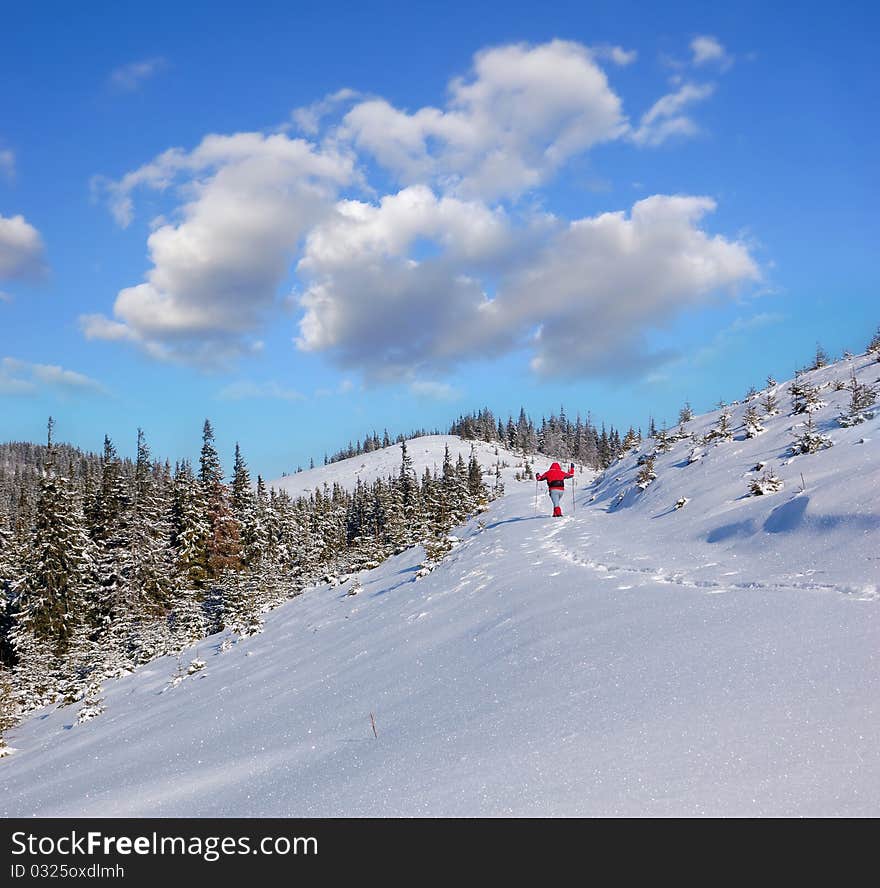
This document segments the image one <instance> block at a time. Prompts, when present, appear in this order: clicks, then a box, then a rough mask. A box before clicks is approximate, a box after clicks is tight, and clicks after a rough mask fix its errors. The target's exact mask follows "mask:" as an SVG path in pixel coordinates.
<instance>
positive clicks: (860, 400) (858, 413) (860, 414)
mask: <svg viewBox="0 0 880 888" xmlns="http://www.w3.org/2000/svg"><path fill="white" fill-rule="evenodd" d="M848 391H849V393H850V398H849V406H848V407H847V409H846V412H844V413H843V414H841V415H840V416H839V417H838V422H839V423H840V425H842V426H844V427H848V426H854V425H858V424H859V423H862V422H864V421H865V420H867V419H871V418H872V417H873V414H874V412H873V411H871V409H870V408H871V407H873V406H874V404H875V403H876V401H877V389H876V388H875V387H874V386H872V385H870V384H868V383H862V382H859V379H858V377H857V376H856V374H855V371H854V370H853V371H850V381H849V386H848Z"/></svg>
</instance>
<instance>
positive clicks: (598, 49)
mask: <svg viewBox="0 0 880 888" xmlns="http://www.w3.org/2000/svg"><path fill="white" fill-rule="evenodd" d="M590 51H591V52H592V53H593V55H594V56H595V57H596V58H597V59H607V60H608V61H609V62H613V63H614V64H615V65H619V66H620V67H621V68H625V67H626V66H627V65H631V64H632V63H633V62H634V61H635V60H636V59H637V58H638V57H639V54H638V52H637V51H636V50H634V49H624V48H623V47H622V46H609V45H608V44H601V45H600V46H593V47H591V48H590Z"/></svg>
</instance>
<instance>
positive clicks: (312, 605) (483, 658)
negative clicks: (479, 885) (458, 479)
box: [0, 358, 880, 817]
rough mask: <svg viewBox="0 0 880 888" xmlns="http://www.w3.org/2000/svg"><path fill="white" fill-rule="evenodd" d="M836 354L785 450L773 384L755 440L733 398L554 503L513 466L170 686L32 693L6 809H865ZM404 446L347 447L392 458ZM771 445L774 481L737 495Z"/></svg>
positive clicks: (851, 525)
mask: <svg viewBox="0 0 880 888" xmlns="http://www.w3.org/2000/svg"><path fill="white" fill-rule="evenodd" d="M852 366H853V367H855V368H856V370H857V372H858V373H859V376H860V378H861V379H862V380H863V381H873V380H874V379H875V378H876V377H877V376H878V375H880V365H878V364H873V365H872V364H869V363H868V362H867V360H866V359H865V358H855V359H853V361H852ZM848 373H849V369H848V365H846V364H838V365H833V366H832V367H829V368H825V369H823V370H820V371H817V372H816V373H815V374H811V375H810V381H811V382H814V383H816V384H826V383H827V386H826V388H824V389H823V390H822V393H821V395H822V400H824V401H825V402H826V406H825V407H823V408H821V409H820V410H818V411H816V412H815V413H814V414H813V421H814V424H815V426H816V428H817V430H818V431H820V432H821V433H822V434H827V435H828V436H829V437H830V438H831V439H832V441H833V446H832V447H831V448H829V449H827V450H823V451H821V452H819V453H815V454H810V455H804V456H799V457H795V458H793V457H791V455H790V454H789V452H788V448H789V445H790V443H791V441H792V440H793V438H794V437H795V436H796V434H798V433H800V431H801V429H800V428H796V429H794V430H793V431H792V427H793V426H795V425H797V424H799V423H801V422H802V421H804V420H805V419H806V417H802V416H796V417H792V416H789V415H788V412H789V410H788V398H787V394H786V393H785V391H786V387H785V386H780V387H779V389H780V408H781V410H780V415H778V416H773V417H767V418H762V423H763V425H764V426H765V428H766V429H767V431H766V432H765V433H763V434H761V435H759V436H758V437H757V438H752V439H746V438H745V436H744V430H743V429H742V416H743V413H744V411H745V407H746V405H745V404H741V405H734V406H732V407H731V408H729V409H730V411H731V415H732V421H731V428H732V430H733V436H734V439H733V440H732V441H721V442H719V443H717V444H714V443H713V444H708V445H706V446H705V447H704V448H703V451H704V452H703V454H702V456H701V457H700V458H699V459H698V460H697V461H696V462H694V463H689V461H688V457H689V454H690V453H691V451H692V450H693V447H694V442H692V441H686V440H682V441H678V442H676V443H674V444H673V445H672V449H671V450H670V451H669V452H668V453H660V454H657V456H656V461H655V467H656V472H657V478H656V480H655V481H653V482H652V483H651V484H650V485H649V486H648V487H647V488H646V489H645V490H644V491H639V490H638V489H637V488H636V486H635V476H636V474H637V473H638V470H639V468H640V467H639V466H638V465H637V459H638V456H639V454H638V453H633V454H631V455H629V456H627V457H626V458H625V459H623V460H621V461H620V462H618V463H616V464H615V465H614V466H612V467H611V468H610V469H609V470H608V471H607V472H606V473H605V475H604V477H603V478H600V479H597V480H596V481H595V483H591V479H590V477H589V476H588V475H587V474H582V475H579V476H578V477H577V482H578V483H577V511H576V512H575V513H574V514H571V511H572V509H571V496H570V493H568V492H567V493H566V498H565V501H564V509H565V512H566V517H565V518H563V519H552V518H550V517H548V512H549V508H548V506H549V499H548V498H547V496H546V494H545V493H543V492H542V494H541V498H540V501H539V513H538V514H536V513H535V505H534V492H535V484H534V483H533V482H522V483H517V482H515V481H514V480H513V471H514V468H513V466H512V465H511V468H509V469H508V470H506V474H505V485H506V489H507V493H506V495H505V496H504V497H503V498H502V499H501V500H499V501H497V502H495V503H494V504H493V505H492V506H491V508H490V510H489V511H488V512H487V513H485V514H483V515H482V516H480V517H479V519H474V520H472V521H471V522H469V523H468V524H467V525H466V526H465V527H463V528H461V529H459V530H458V531H457V535H458V536H459V537H460V538H461V540H462V541H461V543H460V544H459V545H458V546H456V547H455V549H454V550H453V551H452V553H451V554H450V555H449V556H448V557H447V558H446V559H445V560H444V561H443V562H442V563H441V564H440V565H438V566H437V568H436V569H435V570H434V571H433V572H431V573H430V574H428V575H427V576H424V577H423V578H421V579H418V580H416V579H414V577H415V576H416V573H417V572H418V568H419V565H420V563H421V557H422V553H421V550H420V549H413V550H409V551H407V552H405V553H403V554H401V555H399V556H396V557H394V558H391V559H389V560H388V561H386V562H385V563H384V564H383V565H381V566H380V567H378V568H376V569H375V570H373V571H369V572H363V573H362V574H360V575H359V576H360V581H361V583H362V586H363V588H362V590H361V591H360V593H359V594H358V595H357V596H349V595H348V594H347V584H344V585H341V586H337V587H334V588H331V587H328V586H318V587H313V588H310V589H308V590H306V591H305V592H304V594H303V595H301V596H300V597H298V598H296V599H294V600H292V601H290V602H288V603H287V604H285V605H284V606H283V607H281V608H279V609H277V610H275V611H272V612H271V613H269V614H267V615H266V628H265V631H264V632H263V633H262V634H260V635H258V636H254V637H251V638H248V639H246V640H241V641H238V642H237V643H236V644H234V645H232V646H231V647H230V646H227V649H226V650H225V651H223V652H221V651H220V647H221V643H222V642H223V637H220V636H216V637H214V638H211V639H209V640H207V641H205V642H203V643H201V644H200V645H199V646H198V647H197V648H194V649H193V650H192V651H187V652H184V654H183V656H182V658H181V659H182V662H184V663H187V662H189V660H191V659H193V658H196V657H199V658H201V659H202V660H204V662H205V663H206V666H205V668H203V669H201V670H199V671H198V672H196V673H195V674H193V675H189V676H187V677H186V678H184V679H183V681H181V682H180V683H179V684H177V685H176V686H173V682H172V679H173V676H174V673H175V671H176V667H177V664H176V661H174V660H171V659H164V660H158V661H155V662H153V663H151V664H149V665H147V666H145V667H143V668H141V669H139V670H138V671H137V672H136V673H135V674H133V675H129V676H126V677H124V678H121V679H118V680H114V681H108V682H106V683H105V686H104V695H103V696H104V705H105V706H106V711H105V712H104V713H103V714H101V715H100V717H98V718H95V719H92V720H91V721H89V722H87V723H86V724H82V725H77V724H75V722H76V712H75V708H74V707H68V708H66V709H57V710H43V711H41V712H38V713H36V714H35V715H34V716H33V717H31V718H30V719H29V720H28V721H26V722H25V723H24V724H23V725H21V726H19V727H18V728H16V729H15V730H13V731H12V732H10V737H9V740H10V743H11V744H12V745H14V746H15V747H16V750H17V751H16V752H15V754H14V755H12V756H8V757H6V758H4V759H2V761H0V813H2V814H3V815H4V816H30V815H37V816H133V817H137V816H205V815H216V816H343V815H345V816H391V815H397V816H425V815H431V816H502V815H535V816H561V815H566V816H569V815H613V816H641V815H653V816H688V815H700V816H702V815H735V816H792V815H797V816H833V815H844V816H877V815H878V814H880V745H878V744H877V742H876V738H877V736H878V730H880V669H878V665H880V663H878V659H880V606H878V574H880V571H878V562H880V513H878V511H880V510H878V490H880V459H878V441H880V427H878V425H880V420H878V419H877V418H873V419H870V420H868V421H867V422H865V423H862V424H860V425H858V426H855V427H852V428H841V427H839V426H838V425H837V423H836V421H835V417H836V415H837V414H838V413H839V412H840V410H841V405H843V404H844V403H845V402H846V400H847V398H848V395H847V393H846V392H835V391H833V390H832V389H833V387H832V386H831V385H830V383H831V382H833V381H834V380H835V379H838V378H844V379H845V378H846V377H848ZM716 420H717V412H716V413H713V414H708V415H706V416H703V417H697V418H695V419H694V420H693V421H692V422H691V423H689V424H688V430H689V431H693V430H696V431H698V432H703V431H705V430H706V429H708V428H710V427H712V425H713V424H714V423H715V421H716ZM435 443H436V442H435ZM464 446H466V447H467V448H468V449H469V444H466V445H464ZM424 447H426V448H427V449H428V451H429V453H428V456H429V457H431V458H432V459H436V450H435V446H434V444H431V445H427V444H425V445H424ZM420 448H423V445H422V444H420V442H419V441H414V442H412V444H411V445H410V449H411V452H412V453H413V456H414V460H416V464H417V468H420V467H419V464H418V456H417V454H418V452H419V450H420ZM423 449H424V448H423ZM649 449H650V443H649V442H645V443H644V444H643V445H642V448H641V454H644V453H646V452H647V451H648V450H649ZM391 450H392V452H391V453H382V452H379V453H377V454H369V455H365V456H360V457H356V458H355V459H354V460H353V461H352V460H348V461H346V462H348V463H352V462H357V463H361V464H363V465H362V466H361V467H360V471H361V473H362V474H366V473H370V472H375V473H378V474H385V473H386V472H387V470H388V469H393V466H394V463H395V462H396V460H399V451H400V448H399V447H395V448H392V449H391ZM432 450H433V451H434V455H433V456H432V455H431V453H430V451H432ZM440 458H441V459H442V446H441V448H440ZM491 462H494V455H493V459H492V460H491ZM759 462H765V463H767V467H766V468H767V469H771V468H772V469H773V470H774V471H775V472H776V473H777V474H778V475H779V476H780V477H781V478H783V480H784V482H785V486H784V488H783V489H782V490H781V491H780V492H778V493H774V494H768V495H765V496H759V497H755V496H750V495H749V494H748V481H749V480H750V479H751V478H752V477H753V476H754V474H755V472H753V471H752V469H753V468H754V466H756V465H757V464H758V463H759ZM334 471H336V472H339V475H338V476H337V475H334V474H333V473H334ZM314 472H315V473H319V475H318V476H319V477H321V478H323V479H325V480H328V482H329V481H331V480H332V479H333V478H334V477H338V478H340V480H342V479H344V483H348V484H350V483H352V479H353V478H354V473H353V471H352V467H351V466H348V467H347V466H345V464H344V463H340V464H334V466H328V467H322V468H321V469H316V470H314ZM302 474H303V475H305V474H306V473H302ZM801 474H803V477H804V480H805V482H806V490H804V491H801V490H800V488H801V486H802V482H801V478H800V476H801ZM295 477H296V479H297V482H298V481H299V480H302V475H299V476H295ZM292 483H293V482H292ZM308 483H309V484H312V479H309V480H308ZM319 483H323V482H319ZM682 498H684V499H686V500H687V503H686V505H685V507H684V508H681V509H676V508H675V504H676V503H677V502H678V501H679V500H680V499H682ZM618 501H619V503H618V504H617V505H615V503H617V502H618ZM371 713H372V714H373V715H374V716H375V724H376V730H377V732H378V738H376V737H374V735H373V728H372V724H371V715H370V714H371Z"/></svg>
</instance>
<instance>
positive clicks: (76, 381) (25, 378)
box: [0, 357, 107, 395]
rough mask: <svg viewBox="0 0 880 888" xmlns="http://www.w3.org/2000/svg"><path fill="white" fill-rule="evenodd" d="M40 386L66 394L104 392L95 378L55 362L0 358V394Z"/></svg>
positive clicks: (32, 390) (27, 391)
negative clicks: (32, 361)
mask: <svg viewBox="0 0 880 888" xmlns="http://www.w3.org/2000/svg"><path fill="white" fill-rule="evenodd" d="M42 389H52V390H54V391H57V392H61V393H66V394H74V393H87V392H91V393H93V394H106V393H107V390H106V389H105V388H104V386H103V385H101V383H100V382H98V381H97V380H95V379H92V378H90V377H88V376H85V375H84V374H82V373H77V372H75V371H74V370H66V369H65V368H64V367H59V366H58V365H56V364H32V363H29V362H28V361H21V360H19V359H18V358H10V357H5V358H3V359H2V360H0V393H2V394H6V395H28V394H34V393H36V392H39V391H40V390H42Z"/></svg>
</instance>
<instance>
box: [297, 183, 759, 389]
mask: <svg viewBox="0 0 880 888" xmlns="http://www.w3.org/2000/svg"><path fill="white" fill-rule="evenodd" d="M414 191H415V192H416V193H415V194H413V192H414ZM429 195H430V192H427V193H425V190H424V189H413V188H410V189H405V190H404V191H402V192H401V193H400V194H399V195H396V196H395V197H394V198H393V199H391V198H386V199H384V200H383V201H382V203H381V204H380V205H379V206H378V207H376V206H369V205H363V204H358V205H357V208H356V210H353V208H352V207H351V205H350V204H343V205H341V206H340V211H339V212H340V216H339V217H337V218H336V219H334V220H332V221H331V222H329V223H327V225H328V230H327V231H323V230H321V229H319V230H318V232H317V233H315V234H314V236H313V237H310V239H309V242H308V243H307V247H306V256H305V258H304V259H303V261H302V262H301V263H300V266H301V270H302V271H303V273H304V274H306V275H310V276H312V277H313V281H312V283H311V285H310V286H309V287H308V289H307V290H306V292H305V293H304V295H303V297H302V305H303V307H304V308H305V315H304V317H303V319H302V321H301V323H300V337H299V339H298V340H297V344H298V346H299V347H300V348H301V349H304V350H309V351H322V352H326V353H327V354H328V355H329V356H330V357H331V358H332V359H334V360H335V361H336V362H337V363H338V364H340V365H341V366H344V367H357V368H358V369H360V370H362V371H363V372H364V373H365V374H366V375H367V376H368V377H372V378H379V379H383V378H384V379H389V378H391V379H398V380H404V381H411V380H412V379H413V377H414V376H415V377H418V376H419V375H420V374H422V373H424V372H427V373H436V372H443V371H446V370H449V369H450V368H451V367H453V366H455V365H457V364H458V363H460V362H462V361H467V360H472V359H476V358H481V357H492V356H497V355H501V354H504V353H507V352H510V351H512V350H515V349H518V348H522V347H528V348H530V349H531V350H532V352H533V354H534V357H533V361H532V367H533V369H534V370H535V371H536V372H537V373H539V374H541V375H545V376H576V375H578V374H583V373H597V372H598V373H602V372H622V370H623V369H625V368H626V365H627V363H631V364H632V365H633V369H637V368H638V367H639V366H642V365H644V363H645V362H646V358H648V357H649V356H645V355H642V356H638V355H637V352H638V343H639V337H640V335H641V333H642V332H643V331H645V330H646V329H649V328H651V327H656V326H661V325H662V324H663V323H665V322H666V321H667V320H668V319H670V318H671V317H673V316H674V315H675V314H676V313H677V312H679V311H681V310H682V309H684V308H686V307H688V306H692V305H696V304H699V303H701V302H703V301H705V300H706V299H708V298H709V297H710V296H711V295H712V294H714V293H716V292H718V291H719V290H723V289H731V290H733V289H734V288H736V287H738V286H739V285H742V284H743V283H745V282H747V281H752V280H756V279H757V278H758V276H759V274H758V270H757V267H756V265H755V263H754V261H753V260H752V258H751V256H750V255H749V252H748V249H747V247H746V246H745V245H744V244H742V243H740V242H736V241H729V240H726V239H724V238H722V237H720V236H710V235H708V234H706V233H705V232H704V231H703V230H702V229H701V228H700V225H699V223H700V221H701V219H702V217H703V216H705V215H706V214H707V213H709V212H711V211H712V210H713V209H714V207H715V204H714V202H713V201H712V200H710V199H708V198H702V197H681V196H663V195H655V196H653V197H649V198H647V199H645V200H641V201H639V202H637V203H636V204H635V205H634V206H633V209H632V212H631V214H630V215H629V217H627V216H626V214H624V213H605V214H602V215H600V216H596V217H591V218H586V219H580V220H576V221H574V222H572V223H570V224H568V225H564V224H561V223H559V222H558V221H554V220H552V219H549V218H545V219H543V220H538V221H533V222H532V223H530V225H529V227H528V228H527V229H526V231H527V234H528V236H527V237H522V236H521V235H522V231H520V230H518V229H515V228H514V226H513V225H512V223H511V222H510V221H509V220H507V219H506V218H504V217H499V216H493V217H492V220H493V221H492V223H491V224H487V223H486V222H485V221H484V223H483V225H479V224H477V229H478V231H479V232H480V234H483V235H484V238H483V239H482V241H481V238H480V236H478V235H477V234H473V233H470V232H469V231H468V229H467V227H466V224H467V221H468V220H472V219H477V218H479V215H480V214H479V212H478V210H477V209H476V208H475V207H474V205H472V204H464V203H463V202H460V201H455V200H454V199H450V198H442V199H438V198H435V197H433V195H430V196H429ZM450 200H452V201H453V203H452V204H451V206H450V207H449V208H448V209H447V211H446V216H445V217H444V218H443V219H442V222H440V221H438V217H440V216H441V211H440V208H441V207H442V206H443V204H444V201H450ZM406 209H411V210H412V212H411V213H410V214H409V215H407V213H406V212H405V210H406ZM482 209H483V213H484V214H488V213H489V211H488V209H486V208H485V207H483V208H482ZM393 215H402V217H403V221H401V220H400V219H398V221H397V224H396V225H394V226H393V227H394V229H395V231H397V232H400V231H401V230H405V231H407V232H408V237H402V238H399V239H394V238H392V237H389V236H386V235H384V234H383V235H381V236H380V235H377V232H384V231H385V227H386V225H385V223H386V222H387V221H388V219H387V218H386V217H388V216H393ZM484 219H485V217H484ZM414 220H417V221H414ZM475 224H476V223H475ZM457 226H461V227H457ZM495 226H497V230H496V231H493V232H492V235H491V236H488V237H485V234H486V232H487V231H488V230H491V229H492V228H493V227H495ZM426 239H427V241H428V243H427V245H425V243H424V241H425V240H426ZM481 244H482V246H481ZM328 245H329V246H328ZM417 245H418V246H420V247H421V248H422V250H425V249H427V257H426V258H423V259H418V258H415V254H416V252H417V251H416V250H415V249H414V247H415V246H417ZM466 245H467V247H468V249H465V246H466ZM490 293H492V295H491V296H490V295H489V294H490ZM622 350H626V351H627V355H626V357H622V356H621V351H622Z"/></svg>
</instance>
